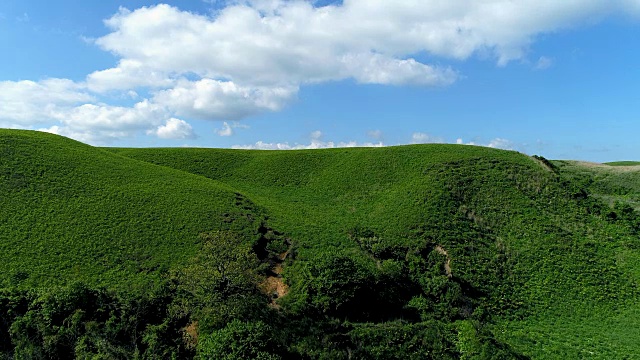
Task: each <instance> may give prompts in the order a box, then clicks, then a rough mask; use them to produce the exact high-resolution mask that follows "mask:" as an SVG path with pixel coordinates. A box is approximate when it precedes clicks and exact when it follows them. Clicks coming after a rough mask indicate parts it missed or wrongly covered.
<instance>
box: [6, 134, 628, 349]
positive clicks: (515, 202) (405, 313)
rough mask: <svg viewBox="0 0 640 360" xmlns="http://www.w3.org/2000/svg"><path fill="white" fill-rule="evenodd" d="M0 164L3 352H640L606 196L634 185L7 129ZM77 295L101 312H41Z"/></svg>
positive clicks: (398, 158) (532, 168) (379, 154)
mask: <svg viewBox="0 0 640 360" xmlns="http://www.w3.org/2000/svg"><path fill="white" fill-rule="evenodd" d="M0 155H1V156H2V157H1V158H0V179H1V181H0V194H1V196H2V198H3V202H2V205H0V206H2V208H1V209H0V210H1V215H0V216H2V219H0V220H1V222H0V224H2V225H0V226H2V231H0V236H1V238H0V241H1V243H0V247H1V248H0V250H1V251H2V252H1V253H2V254H3V255H2V260H3V261H2V263H1V264H0V266H1V267H2V268H1V270H2V271H0V274H2V275H0V284H4V287H5V288H7V290H6V295H4V297H3V296H2V295H1V294H2V292H0V305H2V304H4V305H2V306H4V308H5V309H7V310H5V311H6V313H5V314H6V315H4V318H3V319H4V322H5V323H7V324H13V325H10V326H9V325H7V327H6V330H5V335H4V336H5V339H8V340H7V341H9V342H11V344H12V345H11V346H6V347H5V348H0V350H3V349H4V350H3V351H5V353H7V354H9V353H11V352H12V351H13V352H14V353H15V354H36V355H37V356H42V357H43V358H44V357H47V356H49V357H51V356H54V357H55V354H59V353H60V352H59V351H62V350H60V349H62V348H65V346H66V348H65V349H70V350H68V351H70V352H71V353H74V354H75V356H77V357H82V356H88V355H91V356H94V355H98V354H102V355H103V356H105V355H104V354H107V355H106V357H107V358H113V357H119V356H116V355H117V354H129V355H121V356H123V357H131V356H133V355H132V354H138V355H136V356H141V357H149V358H157V357H170V356H176V357H191V356H193V355H198V356H200V357H201V358H220V357H221V356H222V354H225V356H228V357H229V358H264V359H272V358H273V359H276V358H308V359H316V358H317V359H321V358H332V359H342V358H344V359H347V358H359V359H360V358H362V359H395V358H397V359H404V358H412V359H429V358H437V359H440V358H469V359H472V358H478V359H484V358H487V359H488V358H527V357H531V358H545V359H546V358H576V359H578V358H601V359H611V358H637V357H640V347H638V345H637V344H639V343H640V334H638V333H637V332H634V331H632V330H630V329H634V328H637V327H638V326H639V325H640V323H639V322H640V320H639V319H640V318H639V317H638V316H637V315H638V313H639V312H640V308H639V307H638V305H636V299H637V298H638V295H639V293H638V282H639V280H640V249H639V248H638V246H639V245H640V243H639V241H638V232H639V231H640V221H639V220H638V219H639V218H638V214H637V211H634V210H633V209H632V208H631V209H630V208H629V206H627V207H625V206H622V205H615V201H609V200H612V198H611V197H607V196H614V195H615V196H621V197H622V198H621V199H626V200H627V202H626V204H627V205H628V204H632V203H633V201H634V200H633V199H636V198H635V196H640V188H638V187H637V186H636V185H637V184H639V183H640V177H639V174H640V173H638V172H624V173H620V172H619V173H615V175H611V176H609V175H607V176H601V173H599V172H592V171H591V170H584V171H583V170H582V167H578V166H577V165H574V164H573V163H570V162H549V161H547V160H546V159H543V158H539V157H537V158H536V157H534V158H532V157H528V156H525V155H523V154H519V153H516V152H510V151H502V150H495V149H489V148H482V147H474V146H459V145H412V146H400V147H388V148H354V149H327V150H304V151H286V152H285V151H283V152H280V151H248V150H223V149H109V148H94V147H90V146H87V145H83V144H80V143H77V142H74V141H71V140H68V139H64V138H61V137H57V136H53V135H49V134H41V133H34V132H22V131H1V132H0ZM611 168H614V167H611ZM614 169H616V168H614ZM613 188H615V191H614V190H611V189H613ZM620 189H624V194H620V195H618V193H617V191H622V190H620ZM600 190H602V191H600ZM5 199H6V201H5ZM616 199H618V198H616ZM616 199H613V200H616ZM603 200H605V201H603ZM618 200H619V199H618ZM610 204H611V205H610ZM203 233H205V234H203ZM199 234H200V235H199ZM280 273H282V275H280ZM77 281H81V282H82V284H86V285H78V283H77ZM51 285H61V286H63V287H62V288H60V290H52V291H51V294H50V295H45V296H43V295H37V296H39V298H40V299H41V300H37V299H38V298H37V297H34V296H35V295H28V294H27V295H24V293H22V292H21V291H23V290H24V289H32V288H40V289H42V288H47V289H48V288H50V287H51ZM132 287H133V288H135V289H137V290H136V291H134V292H132V291H131V290H129V289H130V288H132ZM131 293H135V294H138V295H135V294H134V295H130V294H131ZM20 294H23V295H20ZM57 294H67V295H65V296H66V297H65V296H62V297H61V296H60V295H57ZM69 294H72V295H73V296H71V295H69ZM78 294H79V295H78ZM265 294H266V295H265ZM267 295H268V296H271V298H269V297H268V296H267ZM70 296H71V297H70ZM132 296H133V298H131V297H132ZM86 297H90V298H93V299H106V300H104V301H105V303H111V304H114V305H110V306H111V307H107V308H108V309H110V310H108V311H107V310H104V309H106V308H105V307H99V308H98V309H93V310H91V311H90V310H87V309H86V305H83V304H84V302H83V301H80V300H77V301H76V300H74V301H75V302H74V301H71V300H69V301H71V303H72V304H73V305H65V306H62V307H61V305H60V303H59V302H60V301H61V300H59V299H61V298H62V299H70V298H72V299H84V298H86ZM140 297H142V299H147V300H144V301H143V300H139V298H140ZM2 299H5V300H2ZM21 299H22V300H21ZM29 299H31V300H29ZM136 299H138V300H136ZM107 300H108V301H107ZM21 301H27V303H28V302H29V301H31V304H32V305H26V304H27V303H22V302H21ZM65 301H67V300H65ZM65 301H62V304H67V303H66V302H65ZM78 301H79V302H78ZM109 301H110V302H109ZM132 301H133V302H132ZM20 304H23V305H20ZM51 304H54V305H55V304H58V305H55V306H54V305H51ZM150 304H151V305H150ZM21 306H22V307H21ZM105 306H106V305H105ZM150 306H153V307H155V308H157V309H160V310H159V311H160V313H161V314H162V315H157V316H151V315H149V316H147V317H140V316H138V317H134V316H130V315H131V314H133V313H146V312H145V311H149V309H150ZM52 308H53V309H57V310H55V311H54V310H51V309H52ZM60 308H63V309H68V310H64V311H63V310H59V309H60ZM72 309H75V310H72ZM141 309H142V310H141ZM134 310H135V311H134ZM52 311H53V312H54V313H56V314H58V312H60V314H62V315H59V316H58V317H59V318H60V319H61V320H60V322H59V323H56V324H60V325H56V326H58V327H54V329H56V330H55V331H53V330H48V329H49V328H51V327H52V326H53V325H51V324H52V323H51V321H52V320H51V316H50V315H47V314H50V313H51V312H52ZM56 311H57V312H56ZM78 311H82V314H83V315H82V316H80V315H74V314H78ZM101 311H102V312H101ZM105 311H106V313H105V314H109V315H108V316H107V315H100V314H103V312H105ZM11 314H13V315H11ZM126 314H129V315H127V316H125V315H126ZM74 316H80V317H79V318H77V319H76V318H75V317H74ZM101 316H106V319H111V320H101V319H103V318H102V317H101ZM158 316H159V317H158ZM73 319H76V320H73ZM114 319H119V320H114ZM136 319H137V320H136ZM74 321H76V322H74ZM109 321H111V323H109ZM0 323H2V322H0ZM75 323H78V324H84V325H81V327H80V328H73V327H72V326H71V325H69V324H75ZM89 323H91V324H94V323H95V324H96V325H91V326H94V327H90V328H91V329H96V330H92V331H94V332H91V331H89V330H87V329H90V328H88V327H87V326H89V325H87V324H89ZM15 324H18V325H15ZM20 324H22V325H20ZM34 324H35V325H34ZM47 324H48V325H47ZM65 324H66V325H65ZM101 324H104V325H101ZM109 324H111V325H109ZM114 324H116V325H114ZM603 325H606V326H603ZM21 326H22V327H21ZM78 326H80V325H78ZM21 329H22V330H21ZM29 329H31V330H29ZM34 329H37V330H34ZM68 329H75V330H73V331H71V330H69V331H70V332H66V331H67V330H68ZM114 329H116V330H114ZM132 329H134V330H135V329H138V330H135V331H134V330H132ZM30 331H31V332H35V333H37V334H40V335H38V336H40V337H38V336H36V337H35V339H41V340H24V339H31V338H34V337H33V336H31V337H24V336H23V335H24V334H29V333H30ZM110 331H111V332H110ZM1 333H2V327H1V326H0V334H1ZM21 334H23V335H21ZM61 334H63V335H64V336H63V335H61ZM72 334H76V335H72ZM77 334H81V335H82V336H80V335H77ZM108 334H110V335H108ZM132 334H138V335H137V336H133V335H132ZM25 336H26V335H25ZM52 337H53V338H55V339H56V340H55V342H53V343H54V344H57V345H56V346H53V345H47V344H50V343H51V341H53V340H51V339H52ZM110 338H117V339H120V338H122V340H118V341H120V342H115V340H109V341H106V340H104V339H110ZM21 339H22V340H21ZM47 339H49V340H47ZM100 339H102V340H100ZM127 339H128V340H127ZM196 339H197V345H196ZM0 340H2V339H0ZM47 341H49V342H47ZM105 341H106V342H105ZM41 343H42V344H44V345H42V344H41ZM38 344H40V345H38ZM60 344H62V345H60ZM100 344H102V345H100ZM104 344H110V345H109V346H107V345H104ZM61 346H62V347H61ZM105 346H106V347H105ZM116 349H119V350H117V351H116ZM118 351H121V353H118ZM52 354H53V355H52ZM171 354H173V355H171ZM36 355H34V356H35V357H37V356H36Z"/></svg>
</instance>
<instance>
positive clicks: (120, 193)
mask: <svg viewBox="0 0 640 360" xmlns="http://www.w3.org/2000/svg"><path fill="white" fill-rule="evenodd" d="M0 196H1V198H2V202H0V228H1V231H0V254H2V261H0V274H2V278H1V279H0V284H4V285H5V286H9V285H20V286H21V287H24V288H29V287H39V286H51V285H61V284H66V283H70V282H72V281H74V280H81V281H86V282H88V283H90V284H94V285H105V286H121V287H124V288H127V289H128V288H129V287H130V286H134V285H135V286H141V287H144V286H146V285H148V284H149V281H152V282H153V281H154V280H156V278H157V277H158V276H159V274H160V273H161V272H162V271H166V270H167V269H169V268H171V267H173V266H175V265H178V264H181V263H184V262H185V261H186V260H187V259H188V258H190V257H192V256H194V254H195V252H196V250H197V248H198V247H197V244H198V242H199V240H198V234H199V233H201V232H205V231H211V230H216V229H222V228H224V227H225V222H224V221H223V220H224V218H223V214H225V213H234V215H233V216H238V217H241V216H240V215H241V213H242V212H243V211H246V210H243V209H242V208H240V207H238V206H236V198H237V196H236V194H235V193H234V191H233V190H232V189H231V188H230V187H228V186H226V185H224V184H220V183H218V182H215V181H210V180H208V179H204V178H202V177H198V176H194V175H191V174H187V173H184V172H181V171H176V170H171V169H167V168H161V167H157V166H153V165H150V164H147V163H143V162H140V161H135V160H132V159H128V158H124V157H121V156H118V155H114V154H112V153H109V152H107V151H104V150H102V149H98V148H94V147H90V146H87V145H84V144H81V143H78V142H75V141H72V140H69V139H66V138H63V137H60V136H54V135H49V134H44V133H37V132H28V131H14V130H10V131H8V130H0ZM226 227H228V226H226Z"/></svg>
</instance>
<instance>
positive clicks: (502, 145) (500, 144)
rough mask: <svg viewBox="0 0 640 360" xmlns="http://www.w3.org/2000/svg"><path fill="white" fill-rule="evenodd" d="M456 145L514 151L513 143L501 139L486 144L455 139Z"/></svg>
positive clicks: (514, 145)
mask: <svg viewBox="0 0 640 360" xmlns="http://www.w3.org/2000/svg"><path fill="white" fill-rule="evenodd" d="M456 144H458V145H476V146H484V147H490V148H496V149H502V150H514V149H515V148H516V144H515V143H514V142H513V141H511V140H507V139H503V138H494V139H492V140H491V141H489V142H488V143H484V142H476V141H469V142H464V141H463V140H462V139H461V138H458V139H456Z"/></svg>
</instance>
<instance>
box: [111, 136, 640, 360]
mask: <svg viewBox="0 0 640 360" xmlns="http://www.w3.org/2000/svg"><path fill="white" fill-rule="evenodd" d="M110 151H113V152H115V153H118V154H120V155H123V156H127V157H131V158H135V159H138V160H143V161H146V162H149V163H153V164H157V165H162V166H166V167H170V168H175V169H180V170H183V171H187V172H191V173H194V174H198V175H201V176H205V177H208V178H210V179H214V180H217V181H220V182H224V183H227V184H229V185H230V186H233V187H234V188H237V189H239V190H240V191H242V192H243V193H246V194H247V195H248V196H250V197H251V198H252V199H254V200H255V201H256V203H258V204H259V205H260V206H262V207H265V208H267V209H269V213H270V216H271V219H270V223H271V224H273V225H274V226H276V227H277V228H278V229H282V230H283V231H285V233H286V235H287V236H290V237H291V238H292V239H293V240H294V242H295V245H296V246H295V253H296V260H295V261H294V262H293V263H291V264H290V266H288V267H286V268H285V278H286V280H287V281H288V282H289V285H290V286H291V292H290V294H289V295H288V296H287V297H286V298H284V299H283V302H284V304H285V305H286V306H287V307H288V308H289V309H291V311H293V312H294V313H295V311H296V309H298V310H299V311H307V312H308V311H310V310H313V309H315V310H316V311H320V312H323V313H325V314H326V313H331V314H333V315H335V316H338V317H347V318H349V317H351V318H350V320H351V321H355V322H374V323H385V321H386V320H390V319H393V318H397V317H402V318H405V319H408V318H411V316H417V317H418V318H419V319H420V321H428V319H430V318H431V317H432V316H437V317H439V318H441V319H449V320H451V321H468V319H486V318H487V317H490V318H493V319H494V323H495V324H497V325H496V326H495V328H493V332H494V335H495V336H496V337H497V338H499V339H501V340H502V341H504V342H505V343H507V344H510V345H511V346H513V347H514V348H516V349H517V350H518V351H521V352H522V353H523V354H525V355H530V356H534V357H546V358H554V357H570V358H582V357H584V356H585V354H593V356H594V357H599V358H611V357H620V356H622V355H625V354H628V353H629V352H632V353H633V352H635V353H640V351H639V350H638V347H637V344H638V343H640V335H638V334H631V333H628V332H625V330H624V328H625V327H620V328H617V330H616V332H615V334H618V335H624V336H611V337H606V341H600V340H599V339H601V337H602V335H603V330H602V329H601V328H600V327H599V325H598V324H599V321H591V322H586V323H585V319H588V318H589V316H591V315H592V314H601V315H602V316H607V317H608V318H620V319H622V318H624V319H625V320H626V321H625V324H626V325H625V326H636V327H637V326H638V323H637V320H636V319H634V318H627V316H626V315H625V314H629V313H635V312H637V305H635V299H636V298H637V296H638V282H639V281H640V272H639V265H638V262H637V261H636V260H637V259H638V254H639V249H638V245H639V244H638V241H637V234H636V233H635V232H634V229H633V226H632V223H631V222H621V221H617V220H615V219H612V218H611V217H610V216H608V214H609V213H610V212H611V211H613V212H614V213H615V210H614V209H611V211H610V210H609V209H608V208H607V207H606V206H604V205H602V204H601V203H600V202H599V201H598V199H597V198H595V197H593V196H589V194H588V192H587V190H588V189H586V188H585V187H584V186H583V185H584V184H583V183H581V182H580V181H577V179H576V178H574V177H572V176H569V175H567V174H566V173H564V172H562V171H559V170H558V169H557V168H556V167H554V165H553V164H551V163H549V162H548V161H546V160H544V159H543V160H542V161H541V160H539V159H533V158H530V157H527V156H524V155H522V154H518V153H515V152H506V151H500V150H494V149H487V148H479V147H471V146H455V145H420V146H403V147H391V148H382V149H331V150H314V151H296V152H268V151H267V152H264V151H262V152H261V151H239V150H218V149H110ZM631 215H632V217H633V216H637V214H635V215H634V214H631ZM344 254H347V255H344ZM416 254H418V255H417V257H416V256H415V255H416ZM345 256H346V257H345ZM350 259H351V260H350ZM352 259H360V260H352ZM345 263H347V264H350V265H349V266H347V267H346V268H344V269H339V270H337V271H336V272H333V271H329V272H327V271H326V270H323V268H322V266H320V265H316V264H325V265H326V266H330V267H335V266H342V265H341V264H345ZM446 265H448V266H449V269H450V270H447V269H446ZM432 266H435V268H432ZM376 268H377V270H375V269H376ZM371 269H373V270H371ZM342 271H344V272H345V273H348V274H352V277H351V280H350V281H351V282H350V281H349V280H344V281H345V282H344V283H343V287H342V288H341V287H339V285H336V287H337V288H338V289H342V290H344V291H351V292H352V293H351V294H349V295H348V296H345V297H341V298H340V300H339V301H335V300H327V298H324V297H314V295H313V294H321V293H322V292H323V291H336V290H335V288H334V289H333V290H332V289H326V288H323V284H321V283H314V279H315V278H318V279H320V278H323V279H325V280H324V281H330V282H331V281H335V282H336V284H340V283H341V282H340V280H341V279H340V278H339V277H340V276H341V272H342ZM449 271H450V272H451V274H449V273H448V272H449ZM376 272H377V273H378V275H376V276H374V278H375V279H374V280H371V281H374V282H375V283H376V286H374V287H373V290H372V291H369V290H367V289H366V287H367V286H370V285H366V286H365V285H362V287H358V286H354V283H355V284H357V283H358V281H362V283H363V284H366V283H367V281H370V280H366V279H368V278H367V276H369V275H366V274H370V273H376ZM358 274H361V275H358ZM362 274H364V275H362ZM342 276H343V275H342ZM358 276H362V277H361V278H359V277H358ZM447 278H448V280H447ZM358 279H360V280H358ZM347 285H348V286H347ZM416 288H417V290H416ZM354 289H355V290H354ZM330 293H331V292H330ZM310 294H311V295H310ZM332 294H333V297H334V298H335V297H336V296H337V295H338V294H339V292H337V293H336V292H334V293H332ZM330 299H332V298H330ZM365 299H366V300H365ZM327 301H328V302H327ZM382 308H384V309H385V313H384V314H380V313H379V311H380V309H382ZM409 310H411V311H413V313H412V312H411V311H409ZM354 314H359V315H354ZM605 314H606V315H605ZM550 319H551V320H550ZM463 328H464V327H458V328H457V329H458V330H457V331H458V336H459V337H460V336H461V335H460V334H462V332H461V331H462V330H461V329H463ZM366 329H367V330H366V331H374V330H371V329H369V328H366ZM532 329H545V330H544V331H545V334H549V336H538V335H537V334H539V333H538V332H536V331H531V330H532ZM354 331H356V330H354ZM357 331H360V330H357ZM357 331H356V333H357ZM363 331H364V330H363ZM354 336H355V335H354ZM301 346H302V345H301ZM540 349H543V350H540Z"/></svg>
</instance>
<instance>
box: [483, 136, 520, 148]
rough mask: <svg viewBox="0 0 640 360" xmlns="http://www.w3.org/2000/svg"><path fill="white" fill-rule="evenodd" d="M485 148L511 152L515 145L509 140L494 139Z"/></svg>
mask: <svg viewBox="0 0 640 360" xmlns="http://www.w3.org/2000/svg"><path fill="white" fill-rule="evenodd" d="M486 146H487V147H490V148H496V149H503V150H513V148H514V146H515V144H514V143H513V142H512V141H511V140H507V139H502V138H495V139H493V140H491V141H490V142H489V144H487V145H486Z"/></svg>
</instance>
